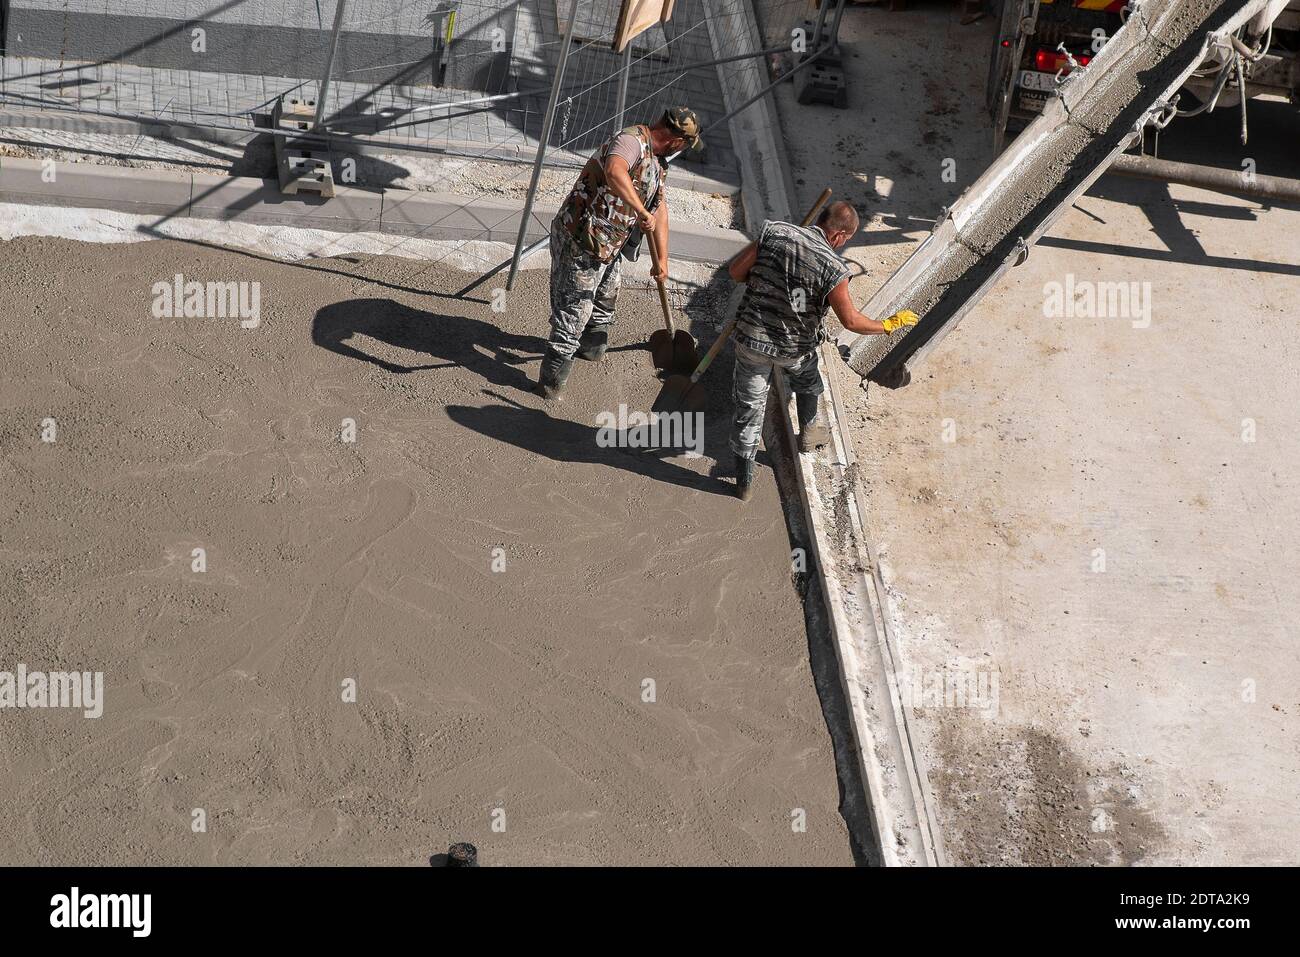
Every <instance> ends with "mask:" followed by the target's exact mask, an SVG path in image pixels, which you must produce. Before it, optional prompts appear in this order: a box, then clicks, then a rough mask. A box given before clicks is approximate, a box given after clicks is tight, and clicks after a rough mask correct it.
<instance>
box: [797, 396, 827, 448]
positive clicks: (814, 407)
mask: <svg viewBox="0 0 1300 957" xmlns="http://www.w3.org/2000/svg"><path fill="white" fill-rule="evenodd" d="M820 399H821V396H817V395H804V394H803V393H797V394H796V395H795V397H794V404H795V408H796V409H798V410H799V451H800V452H812V451H814V450H816V449H819V448H821V447H822V446H823V445H826V444H827V443H828V442H830V440H831V432H830V429H828V428H826V418H825V416H823V415H822V414H821V402H820Z"/></svg>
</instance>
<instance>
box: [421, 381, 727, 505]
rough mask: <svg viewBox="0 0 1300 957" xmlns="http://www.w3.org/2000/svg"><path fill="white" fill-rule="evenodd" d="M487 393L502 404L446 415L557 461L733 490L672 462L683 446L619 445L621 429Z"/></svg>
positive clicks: (450, 409)
mask: <svg viewBox="0 0 1300 957" xmlns="http://www.w3.org/2000/svg"><path fill="white" fill-rule="evenodd" d="M487 394H488V395H489V396H491V397H492V398H494V399H499V400H501V402H502V403H504V404H502V405H489V406H483V407H475V406H468V405H449V406H447V409H446V411H447V417H448V418H449V419H451V420H452V421H453V422H455V423H456V424H458V425H462V426H464V427H465V428H467V429H472V430H473V431H475V432H478V433H479V434H480V435H486V436H488V437H489V438H493V439H496V440H497V441H499V442H505V443H507V444H508V445H513V446H516V447H517V448H521V449H523V450H525V451H527V452H532V453H533V454H534V455H541V456H544V457H546V458H548V459H552V460H553V461H556V462H575V463H588V464H593V465H606V466H609V467H610V468H615V469H623V470H624V471H627V472H634V473H636V474H637V475H644V476H646V477H647V478H650V479H654V480H655V481H658V482H667V483H671V484H673V485H680V486H682V487H683V488H690V489H695V490H697V491H701V492H713V493H715V494H719V495H725V494H730V491H731V490H730V489H729V488H728V487H726V486H724V484H723V483H722V481H721V480H720V479H718V478H715V477H712V476H709V475H700V474H699V473H697V472H693V471H691V470H690V469H688V468H684V467H682V466H680V465H677V464H676V463H674V462H671V461H668V459H670V458H673V457H676V456H678V455H682V454H683V453H684V450H683V449H682V448H681V447H680V446H669V447H665V448H655V449H640V448H627V447H624V446H623V445H621V444H620V435H619V433H617V432H615V433H613V434H611V433H604V434H602V430H601V429H600V428H598V427H596V426H594V425H583V424H582V423H580V422H572V421H569V420H568V419H557V418H553V417H552V416H550V415H548V414H547V413H546V412H545V411H544V410H542V409H534V408H530V407H528V406H526V405H521V404H520V403H518V402H515V401H514V400H512V399H509V398H507V397H506V396H503V395H497V394H496V393H493V392H488V393H487ZM611 439H612V442H611ZM602 443H603V444H602Z"/></svg>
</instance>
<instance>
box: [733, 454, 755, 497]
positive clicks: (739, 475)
mask: <svg viewBox="0 0 1300 957" xmlns="http://www.w3.org/2000/svg"><path fill="white" fill-rule="evenodd" d="M753 488H754V460H753V459H747V458H745V457H744V456H742V455H737V456H736V498H738V499H740V500H741V501H742V502H748V501H749V493H750V492H751V491H752V490H753Z"/></svg>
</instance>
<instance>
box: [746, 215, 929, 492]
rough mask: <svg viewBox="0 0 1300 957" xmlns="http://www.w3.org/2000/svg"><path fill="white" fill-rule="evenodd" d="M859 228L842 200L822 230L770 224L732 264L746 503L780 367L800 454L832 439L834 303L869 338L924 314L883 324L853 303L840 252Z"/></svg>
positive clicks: (902, 315) (821, 222)
mask: <svg viewBox="0 0 1300 957" xmlns="http://www.w3.org/2000/svg"><path fill="white" fill-rule="evenodd" d="M857 231H858V214H857V211H856V210H855V209H854V208H853V207H852V206H851V205H850V204H849V203H846V202H844V201H842V200H841V201H839V202H834V203H831V204H830V205H829V206H827V207H826V208H825V209H824V210H822V214H821V216H820V217H818V219H817V224H816V225H815V226H811V227H808V228H805V227H803V226H796V225H793V224H791V223H781V222H767V223H764V224H763V230H762V232H761V233H759V236H758V239H757V240H756V241H755V242H752V243H750V244H749V245H748V246H747V247H746V248H745V249H744V251H743V252H741V254H740V255H739V256H737V257H736V259H735V260H733V261H732V263H731V265H730V266H729V267H728V272H729V273H730V274H731V278H732V279H734V280H735V281H736V282H743V283H745V284H746V289H745V295H744V298H743V299H741V302H740V307H739V309H738V310H737V314H736V329H735V332H734V333H733V336H734V339H735V346H736V372H735V382H734V388H733V393H732V398H733V400H734V404H735V414H736V419H735V424H734V428H733V430H732V433H731V450H732V451H733V452H734V453H735V454H736V495H737V496H739V498H740V499H741V500H742V501H743V500H745V499H747V498H749V492H750V488H751V485H752V483H753V481H754V456H755V455H756V454H757V452H758V438H759V434H760V433H761V432H762V430H763V413H764V411H765V410H766V408H767V393H768V390H769V389H770V388H771V385H772V373H773V371H774V370H779V371H780V372H781V373H782V374H784V375H785V377H786V380H787V381H788V382H789V384H790V390H791V391H792V392H794V395H795V404H796V406H797V407H798V412H799V451H800V452H810V451H812V450H813V449H816V448H818V447H820V446H822V445H825V444H826V442H827V441H828V440H829V437H830V436H829V433H828V431H827V429H826V424H825V420H824V418H823V416H822V414H821V409H820V396H821V393H822V388H823V386H822V377H821V372H820V370H819V369H818V365H817V356H818V348H817V347H818V346H819V345H820V344H821V342H822V340H823V339H824V338H826V332H825V326H824V325H823V320H824V317H825V315H826V308H827V306H828V305H829V306H830V308H832V309H834V310H835V315H836V317H837V318H838V319H839V320H840V323H841V324H842V325H843V326H844V328H845V329H848V330H849V331H851V332H857V333H861V334H863V335H872V334H879V333H888V332H893V331H894V330H895V329H898V328H900V327H902V326H911V325H915V323H916V315H915V314H914V313H911V312H908V311H906V310H904V311H902V312H899V313H897V314H896V315H893V316H890V317H889V318H888V319H886V320H884V321H883V322H881V321H878V320H876V319H869V318H867V317H866V316H864V315H863V314H862V313H860V312H859V311H858V310H857V308H856V307H854V305H853V301H852V300H851V299H850V298H849V267H848V264H847V263H845V262H844V260H843V259H841V258H840V257H839V254H838V253H836V250H837V249H840V248H841V247H843V245H844V244H845V243H847V242H848V241H849V240H850V239H851V238H852V237H853V235H854V234H855V233H856V232H857Z"/></svg>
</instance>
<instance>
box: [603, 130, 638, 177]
mask: <svg viewBox="0 0 1300 957" xmlns="http://www.w3.org/2000/svg"><path fill="white" fill-rule="evenodd" d="M609 155H610V156H621V157H622V158H623V159H624V160H625V161H626V162H627V168H628V169H631V168H632V167H633V166H635V165H636V164H637V161H638V160H640V159H641V141H640V140H638V139H637V138H636V137H635V136H633V135H632V134H631V133H619V134H618V136H616V137H614V142H613V143H612V144H611V145H610V147H609Z"/></svg>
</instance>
